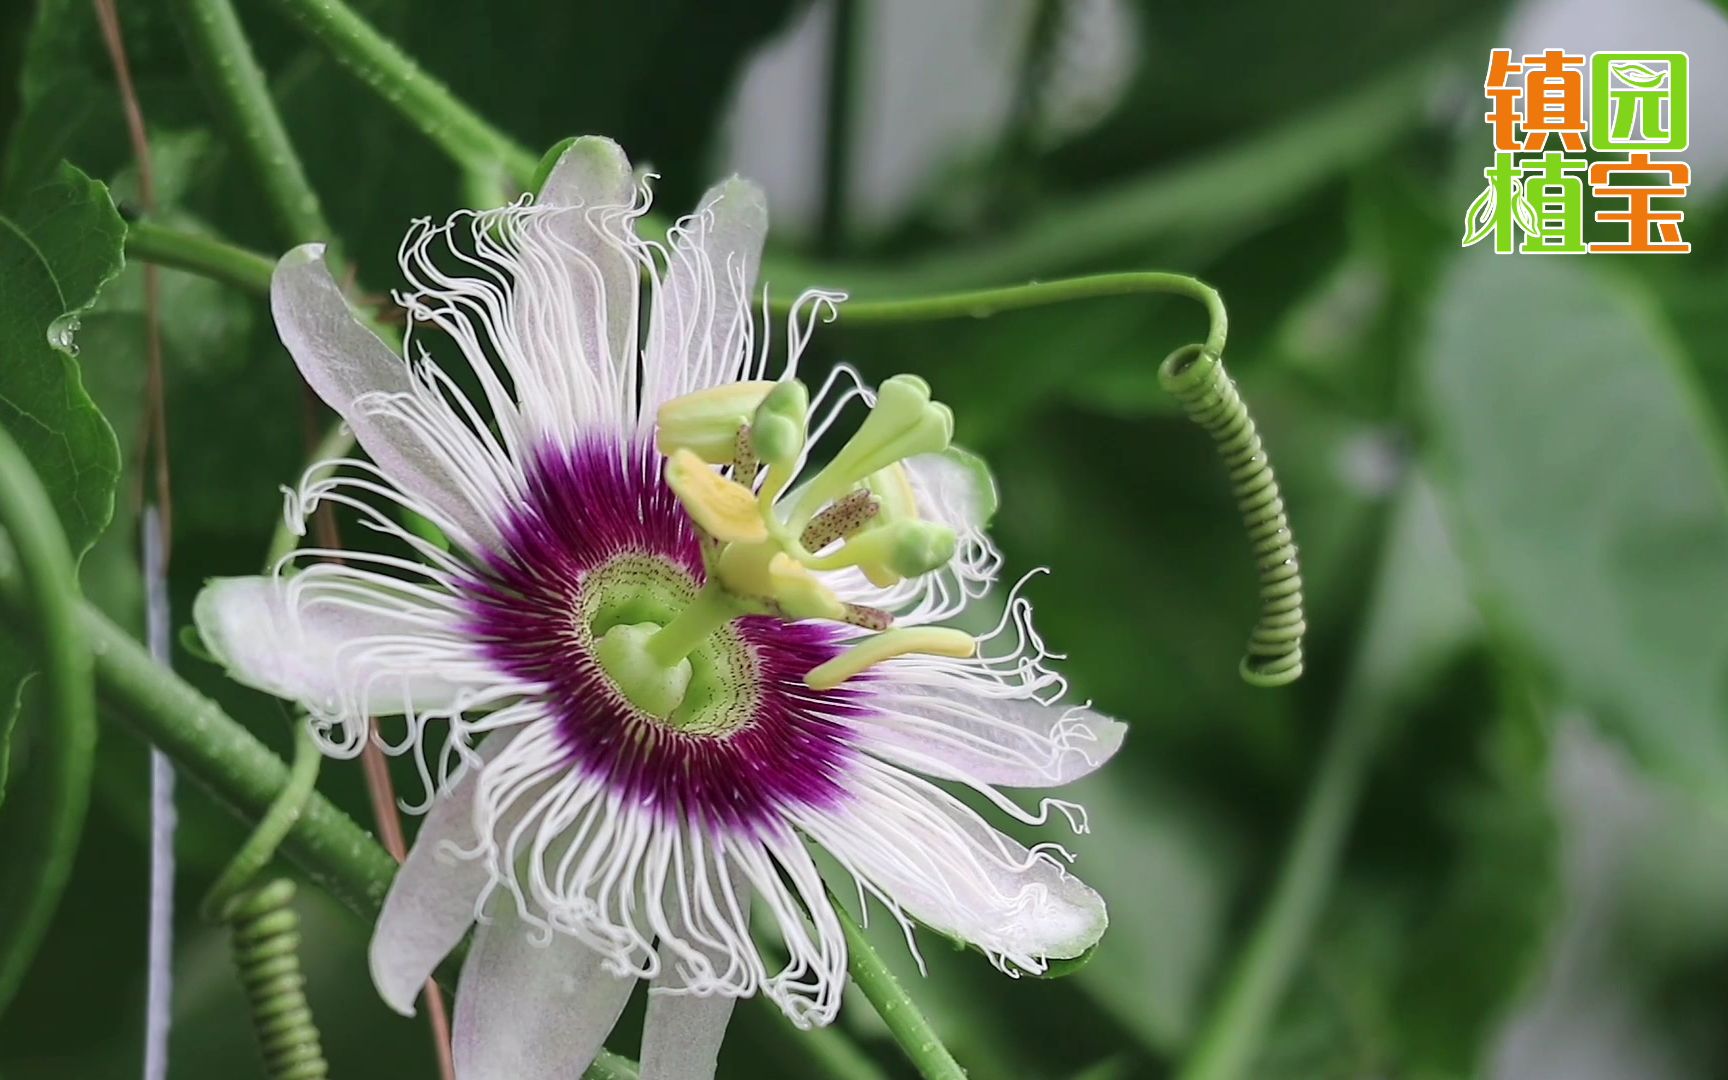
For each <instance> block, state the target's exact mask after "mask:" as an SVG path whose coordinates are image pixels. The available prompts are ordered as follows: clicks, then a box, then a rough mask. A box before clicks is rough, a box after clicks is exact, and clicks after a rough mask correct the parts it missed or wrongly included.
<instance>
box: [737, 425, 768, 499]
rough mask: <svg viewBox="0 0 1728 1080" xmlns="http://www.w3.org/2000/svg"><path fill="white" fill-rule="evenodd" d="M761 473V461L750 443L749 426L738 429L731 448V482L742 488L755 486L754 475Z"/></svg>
mask: <svg viewBox="0 0 1728 1080" xmlns="http://www.w3.org/2000/svg"><path fill="white" fill-rule="evenodd" d="M761 471H762V459H761V457H759V456H758V455H757V453H756V447H755V446H754V445H753V444H752V443H751V441H750V425H749V424H745V425H744V426H743V427H741V428H739V429H738V437H737V438H736V439H735V440H733V447H732V482H733V483H736V484H742V485H743V486H744V487H747V488H753V487H755V486H756V474H757V473H759V472H761Z"/></svg>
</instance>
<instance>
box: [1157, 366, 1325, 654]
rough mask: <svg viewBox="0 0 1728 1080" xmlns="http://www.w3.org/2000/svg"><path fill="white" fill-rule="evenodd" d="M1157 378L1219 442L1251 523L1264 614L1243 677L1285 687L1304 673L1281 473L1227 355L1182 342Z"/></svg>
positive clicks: (1296, 576) (1302, 624) (1298, 582)
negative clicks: (1278, 474) (1274, 468)
mask: <svg viewBox="0 0 1728 1080" xmlns="http://www.w3.org/2000/svg"><path fill="white" fill-rule="evenodd" d="M1158 381H1159V382H1160V383H1161V384H1163V386H1164V389H1165V390H1167V391H1169V393H1170V394H1171V395H1172V396H1173V397H1175V398H1176V400H1177V401H1179V402H1181V403H1182V408H1183V410H1184V411H1185V412H1187V414H1188V417H1189V419H1191V420H1193V421H1194V422H1195V423H1196V424H1199V425H1200V426H1201V427H1202V428H1204V429H1205V430H1206V432H1207V434H1209V435H1211V436H1212V439H1213V441H1214V442H1216V443H1217V444H1218V452H1219V454H1220V455H1221V456H1222V457H1223V458H1224V466H1225V468H1226V469H1228V470H1229V476H1230V490H1231V492H1232V493H1233V494H1234V495H1235V496H1236V506H1237V508H1238V509H1239V510H1240V511H1241V513H1242V521H1243V523H1244V524H1245V525H1246V526H1247V527H1248V541H1249V543H1250V544H1251V545H1252V546H1253V549H1254V563H1255V569H1256V570H1257V571H1258V573H1259V575H1260V618H1259V620H1258V621H1257V622H1256V623H1255V624H1254V630H1253V633H1251V634H1250V635H1249V638H1248V651H1247V655H1246V656H1244V657H1243V658H1242V663H1241V668H1240V670H1241V672H1242V678H1243V679H1244V680H1246V681H1247V682H1249V683H1251V684H1253V685H1255V686H1283V685H1285V684H1286V683H1290V682H1293V681H1295V679H1296V678H1297V676H1299V675H1301V674H1302V634H1303V631H1305V630H1306V629H1307V625H1308V624H1307V622H1306V621H1305V620H1304V618H1303V615H1302V570H1301V567H1300V565H1299V564H1298V562H1297V558H1296V544H1295V542H1294V541H1293V540H1292V539H1291V535H1290V522H1289V519H1288V518H1287V517H1286V516H1285V513H1284V498H1283V496H1282V495H1281V494H1280V493H1279V491H1278V479H1277V477H1275V476H1274V475H1273V474H1272V464H1271V462H1270V461H1268V460H1267V458H1266V450H1265V448H1264V447H1263V446H1262V445H1261V443H1260V433H1259V432H1258V431H1257V430H1256V429H1255V427H1254V420H1253V418H1252V417H1250V416H1249V415H1248V407H1247V406H1246V405H1244V404H1243V403H1242V396H1241V395H1240V394H1239V393H1237V390H1236V382H1235V380H1233V379H1232V378H1230V375H1229V373H1228V372H1226V371H1225V370H1224V362H1223V360H1222V359H1221V358H1220V357H1219V356H1217V355H1216V354H1215V353H1212V352H1210V351H1208V350H1207V349H1206V348H1205V346H1202V345H1185V346H1183V347H1182V348H1180V349H1177V350H1176V351H1175V352H1173V353H1171V354H1170V355H1169V356H1168V357H1166V358H1165V360H1164V362H1163V363H1162V364H1160V365H1159V367H1158Z"/></svg>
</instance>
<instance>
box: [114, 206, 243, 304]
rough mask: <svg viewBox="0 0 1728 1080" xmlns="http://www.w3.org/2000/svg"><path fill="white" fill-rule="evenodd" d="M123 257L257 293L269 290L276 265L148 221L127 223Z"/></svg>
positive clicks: (225, 244)
mask: <svg viewBox="0 0 1728 1080" xmlns="http://www.w3.org/2000/svg"><path fill="white" fill-rule="evenodd" d="M126 257H127V258H128V259H131V260H135V261H138V262H148V263H155V264H156V265H158V266H166V267H169V268H171V269H174V270H185V271H187V272H188V273H193V274H198V275H199V276H201V277H207V278H210V279H212V280H214V281H220V282H222V283H223V284H225V285H232V286H234V287H235V288H237V289H241V290H244V291H246V292H250V293H257V294H258V295H260V296H268V295H269V294H270V275H271V273H273V272H274V271H275V269H276V261H275V260H274V259H272V258H270V257H269V256H267V255H260V254H259V253H258V252H256V251H249V250H247V249H246V248H242V247H236V246H235V245H233V244H230V243H228V242H227V241H224V240H217V239H216V238H214V237H210V236H200V235H198V234H197V233H189V232H186V231H184V230H181V229H171V228H168V227H167V226H165V225H158V224H156V223H155V222H151V221H133V222H129V223H128V224H127V226H126Z"/></svg>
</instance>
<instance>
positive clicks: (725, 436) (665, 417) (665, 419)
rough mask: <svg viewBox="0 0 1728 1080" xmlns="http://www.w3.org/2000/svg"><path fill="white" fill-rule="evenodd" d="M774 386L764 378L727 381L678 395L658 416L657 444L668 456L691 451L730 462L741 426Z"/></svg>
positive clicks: (711, 461) (713, 461) (709, 459)
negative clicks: (752, 380) (726, 382)
mask: <svg viewBox="0 0 1728 1080" xmlns="http://www.w3.org/2000/svg"><path fill="white" fill-rule="evenodd" d="M774 386H775V384H774V383H772V382H767V381H765V380H758V381H755V382H740V383H728V384H726V385H724V386H714V387H710V388H709V389H707V390H698V391H696V392H695V393H692V394H685V395H683V396H682V397H675V398H673V399H672V400H671V401H668V402H667V403H666V404H664V405H662V406H660V411H659V413H657V414H656V416H655V420H656V421H657V423H658V424H659V430H657V431H656V432H655V433H654V442H655V445H656V446H658V447H659V449H660V452H661V453H662V454H664V455H666V456H667V457H671V456H672V454H673V453H674V452H676V451H678V450H688V451H690V452H691V453H693V454H695V455H696V456H697V457H699V458H701V459H702V460H703V461H706V462H707V463H708V464H710V465H730V464H732V460H733V458H734V456H735V455H736V453H737V449H738V429H739V428H741V427H743V426H744V425H745V424H748V423H749V422H750V418H751V417H752V416H753V415H755V413H756V408H757V406H759V405H761V404H762V399H763V398H766V397H767V396H768V392H769V391H770V390H772V389H774Z"/></svg>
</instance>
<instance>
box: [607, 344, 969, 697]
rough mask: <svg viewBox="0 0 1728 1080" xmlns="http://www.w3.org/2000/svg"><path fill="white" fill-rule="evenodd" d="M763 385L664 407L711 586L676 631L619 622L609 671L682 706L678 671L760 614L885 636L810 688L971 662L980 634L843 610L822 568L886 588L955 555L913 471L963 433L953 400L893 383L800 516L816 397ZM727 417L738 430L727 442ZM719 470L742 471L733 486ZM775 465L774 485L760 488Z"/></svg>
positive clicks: (789, 385)
mask: <svg viewBox="0 0 1728 1080" xmlns="http://www.w3.org/2000/svg"><path fill="white" fill-rule="evenodd" d="M761 385H762V384H749V389H748V390H742V389H741V390H738V391H736V392H731V391H722V390H718V389H717V390H706V391H700V392H698V393H696V394H691V395H687V396H686V397H685V398H678V399H674V400H672V401H669V402H667V403H666V404H665V405H663V406H662V407H661V409H660V414H659V419H660V423H661V425H662V429H661V431H660V434H659V437H658V442H659V446H660V448H661V450H662V452H665V453H666V454H667V456H668V459H669V460H668V461H667V464H666V479H667V483H668V484H669V485H670V486H671V488H672V490H673V493H674V494H676V495H677V496H678V499H679V501H680V502H681V503H683V505H684V508H685V510H686V511H687V512H688V513H689V515H690V519H691V521H693V522H694V523H695V525H696V527H697V529H698V530H699V531H700V532H701V533H702V535H703V557H704V562H705V564H706V565H707V567H708V571H709V579H708V583H707V585H705V586H704V587H703V590H702V592H701V593H700V594H699V595H698V596H697V597H696V599H695V601H693V602H692V603H691V604H690V606H689V608H688V609H687V610H685V611H683V612H682V613H680V614H679V615H677V616H676V617H675V618H674V619H673V620H672V621H671V622H670V623H668V624H667V625H665V626H664V627H658V628H656V627H652V626H647V625H636V626H630V627H619V628H616V629H615V630H614V631H613V632H612V633H613V634H616V635H618V640H617V641H616V642H613V641H611V636H612V635H610V634H609V635H608V639H607V641H606V642H603V643H602V644H603V645H606V646H607V648H608V650H609V653H608V655H610V656H611V661H610V662H607V661H605V658H603V662H606V666H607V668H608V671H609V672H611V673H612V674H613V675H614V677H615V679H616V678H618V677H620V674H621V673H622V676H623V677H628V678H629V679H631V680H633V682H634V683H635V691H634V692H635V694H636V695H637V696H639V697H641V698H642V700H640V701H637V704H638V705H641V706H642V707H644V708H648V707H650V705H649V704H645V703H651V704H652V705H653V706H654V707H656V708H674V707H676V705H677V703H678V701H677V699H678V698H679V697H680V696H681V694H682V693H683V691H682V689H680V688H678V687H675V686H673V684H674V683H676V682H677V680H678V678H679V677H680V675H679V673H678V671H677V670H676V669H677V666H678V665H680V664H684V663H685V658H686V657H688V656H689V655H690V654H691V653H692V652H693V651H694V650H695V649H697V648H699V647H700V646H701V643H702V641H704V640H705V639H706V638H707V636H708V635H710V634H712V633H714V632H715V631H716V630H717V629H718V628H719V627H720V626H721V625H722V624H723V623H725V622H727V621H729V620H730V619H732V618H734V617H736V616H737V615H740V614H744V613H749V612H756V613H765V614H772V615H777V616H779V617H781V618H786V619H826V620H832V621H835V622H842V623H845V624H847V625H850V626H856V627H860V628H862V629H866V630H873V631H877V633H876V634H875V635H874V636H872V637H868V638H865V639H863V640H861V641H860V642H859V643H858V644H856V645H855V646H853V647H852V648H851V649H849V650H847V651H846V652H843V653H841V654H840V655H839V656H837V657H835V658H833V659H832V660H829V661H828V662H827V663H825V664H822V665H819V666H818V667H817V668H815V669H814V670H812V671H811V672H810V673H809V675H808V676H806V680H805V681H806V682H807V683H808V684H809V685H810V686H811V687H813V688H815V689H831V688H833V687H835V686H838V685H839V684H840V683H842V682H845V681H846V680H847V679H849V678H851V677H852V676H854V675H857V674H858V673H859V672H862V671H864V670H865V669H866V668H868V667H870V666H871V665H873V664H877V663H880V662H881V661H883V660H887V659H891V658H893V657H896V656H902V655H905V654H906V653H914V652H922V653H931V654H934V655H938V656H948V657H960V658H964V657H969V656H972V655H973V653H974V651H975V648H976V645H975V643H974V642H973V639H972V637H971V636H970V635H968V634H965V633H963V632H961V631H959V630H953V629H944V628H918V629H911V630H894V629H891V627H892V625H893V617H892V616H891V615H890V614H889V613H888V612H887V611H886V610H883V609H882V608H877V607H869V606H865V605H862V604H852V603H846V602H843V601H842V600H841V599H840V598H839V597H838V596H836V595H835V594H834V591H833V590H832V589H830V588H829V587H828V586H827V585H826V584H824V582H823V581H822V580H821V578H820V577H818V575H817V574H816V573H815V571H822V570H840V569H845V568H849V567H856V568H858V570H860V571H861V572H862V573H863V575H864V577H865V578H866V579H867V580H869V581H870V582H871V583H872V584H874V585H876V586H877V587H878V588H885V589H886V588H892V587H894V586H896V585H898V584H900V583H902V582H904V581H907V580H908V579H912V578H918V577H922V576H924V575H926V574H930V573H933V572H936V571H938V570H941V569H942V568H943V567H945V566H947V565H948V564H949V563H950V562H952V561H953V559H954V556H955V553H956V550H957V548H958V537H957V536H956V534H955V532H954V530H953V529H952V528H950V527H949V526H947V525H944V524H942V523H940V522H935V521H927V520H924V519H923V518H921V517H919V514H918V506H917V499H916V493H915V492H914V491H913V488H912V484H911V482H910V478H909V476H908V474H907V472H906V470H905V469H904V468H903V467H902V466H901V464H900V462H901V461H902V460H903V459H905V458H907V457H911V456H914V455H919V454H927V453H937V452H940V451H942V450H944V449H946V448H947V446H948V441H949V438H950V437H951V435H952V433H953V428H954V418H953V414H952V413H951V412H949V410H948V408H947V406H945V405H942V404H940V403H939V402H934V401H931V400H930V387H929V385H928V384H926V383H925V382H924V380H922V379H919V378H917V377H915V376H911V375H897V376H895V377H894V378H892V379H889V380H888V381H887V382H886V383H884V384H883V386H882V390H881V393H880V394H879V395H878V396H877V398H876V402H875V408H874V409H873V410H872V411H871V413H870V415H869V416H868V417H866V418H865V420H864V423H863V424H862V425H861V426H860V427H859V429H858V431H857V433H856V434H854V435H853V436H852V438H851V439H849V440H848V441H847V442H846V444H845V445H844V446H843V447H841V449H840V452H839V454H837V455H836V456H835V458H834V460H833V461H831V462H830V463H829V464H828V466H827V467H826V468H824V469H822V470H820V471H819V472H818V473H817V474H816V476H815V477H814V478H812V479H811V480H810V481H809V483H808V484H806V485H805V486H804V488H803V489H802V490H801V491H800V492H799V494H798V495H797V498H796V504H795V505H794V507H793V508H792V510H791V512H790V514H783V513H782V512H781V511H780V509H779V507H778V505H777V504H778V501H779V498H780V494H781V493H782V492H783V491H785V490H786V489H787V488H788V487H789V486H790V484H791V482H792V480H793V479H794V477H795V476H796V474H797V472H798V468H799V466H800V464H801V463H802V460H803V456H804V452H805V446H806V442H807V441H808V438H809V410H810V394H809V391H808V390H806V389H805V387H804V384H803V383H801V382H798V381H797V380H796V379H788V380H785V381H782V382H779V383H775V384H772V386H771V387H770V388H769V389H767V390H766V391H763V390H761ZM751 402H753V403H754V408H753V411H751V413H750V414H749V416H747V417H740V416H739V415H738V410H739V409H741V408H742V407H743V406H744V405H745V404H746V403H751ZM722 423H730V424H731V425H732V426H731V428H730V429H729V431H728V437H727V439H726V440H724V442H722V440H721V439H720V437H719V425H720V424H722ZM716 465H730V466H731V467H732V472H731V476H730V478H728V477H727V476H725V475H722V474H721V473H720V472H718V471H716V470H715V468H714V466H716ZM764 467H766V468H767V470H768V473H767V479H766V481H765V482H763V483H762V484H761V485H760V487H759V489H757V490H754V491H753V490H752V487H753V485H755V482H756V480H757V477H758V474H759V473H760V470H761V469H762V468H764ZM818 511H820V512H818ZM836 542H839V543H838V546H837V547H836V546H835V545H836ZM829 549H832V550H829ZM817 552H825V553H824V554H817ZM650 668H655V669H657V670H658V671H659V672H660V673H659V674H656V673H655V672H654V671H650V670H649V669H650ZM626 693H631V691H630V690H626ZM663 699H664V700H663ZM632 700H633V701H636V700H637V697H636V696H633V697H632Z"/></svg>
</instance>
